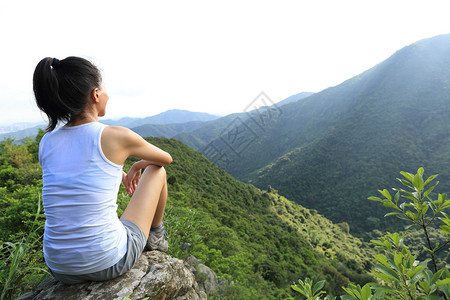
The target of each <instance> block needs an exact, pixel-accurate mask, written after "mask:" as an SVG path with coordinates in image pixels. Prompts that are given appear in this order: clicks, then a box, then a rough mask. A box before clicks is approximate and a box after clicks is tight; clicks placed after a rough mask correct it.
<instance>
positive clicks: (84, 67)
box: [33, 56, 102, 131]
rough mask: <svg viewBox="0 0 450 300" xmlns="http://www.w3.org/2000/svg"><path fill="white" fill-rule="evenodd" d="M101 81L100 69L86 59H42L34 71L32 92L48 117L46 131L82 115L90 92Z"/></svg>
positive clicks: (98, 85)
mask: <svg viewBox="0 0 450 300" xmlns="http://www.w3.org/2000/svg"><path fill="white" fill-rule="evenodd" d="M101 81H102V78H101V74H100V71H99V70H98V68H97V67H96V66H94V65H93V64H92V63H91V62H89V61H88V60H85V59H83V58H79V57H73V56H72V57H67V58H66V59H63V60H61V61H60V60H58V59H56V58H51V57H46V58H44V59H42V60H41V61H40V62H39V63H38V65H37V66H36V69H35V70H34V74H33V91H34V96H35V98H36V104H37V106H38V107H39V109H40V110H41V111H43V112H44V113H45V114H46V115H47V117H48V126H47V129H46V130H47V131H52V130H53V129H55V128H56V126H57V125H58V122H60V121H61V122H65V123H66V124H68V123H71V122H73V121H74V120H75V118H76V117H78V116H79V115H81V113H82V112H83V111H84V109H85V107H86V105H87V102H88V97H89V94H90V93H91V92H92V90H93V89H95V88H96V87H100V85H101Z"/></svg>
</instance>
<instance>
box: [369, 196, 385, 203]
mask: <svg viewBox="0 0 450 300" xmlns="http://www.w3.org/2000/svg"><path fill="white" fill-rule="evenodd" d="M367 199H369V200H372V201H378V202H383V199H380V198H378V197H374V196H371V197H369V198H367Z"/></svg>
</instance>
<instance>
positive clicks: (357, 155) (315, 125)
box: [177, 35, 450, 235]
mask: <svg viewBox="0 0 450 300" xmlns="http://www.w3.org/2000/svg"><path fill="white" fill-rule="evenodd" d="M449 82H450V35H442V36H438V37H434V38H431V39H426V40H422V41H419V42H417V43H415V44H412V45H410V46H408V47H405V48H403V49H401V50H399V51H398V52H396V53H395V54H394V55H392V56H391V57H390V58H389V59H387V60H386V61H384V62H382V63H380V64H378V65H377V66H375V67H373V68H372V69H370V70H368V71H366V72H364V73H362V74H360V75H358V76H356V77H354V78H351V79H349V80H347V81H345V82H343V83H342V84H340V85H338V86H336V87H332V88H329V89H326V90H324V91H322V92H320V93H316V94H314V95H311V96H309V97H307V98H305V99H302V100H299V101H297V102H294V103H289V104H286V105H284V106H281V107H279V108H278V109H272V110H267V111H262V112H255V115H254V117H253V118H249V119H246V120H244V122H234V123H233V120H230V121H229V122H228V123H226V124H224V125H223V126H222V127H221V128H219V129H216V128H215V126H217V125H218V124H220V123H219V122H221V119H219V120H217V121H212V122H210V125H208V124H205V126H203V127H201V128H199V129H197V130H195V131H194V132H192V133H191V136H190V137H189V138H188V139H186V138H183V137H180V138H182V140H183V142H185V143H186V144H188V145H190V146H192V147H194V148H195V147H197V146H198V145H201V146H202V147H201V148H196V149H198V150H200V151H202V152H203V153H204V154H205V155H206V156H207V157H208V158H209V159H211V160H212V161H214V162H215V163H216V164H217V165H219V166H220V167H222V168H224V169H225V170H226V171H227V172H229V173H230V174H232V175H233V176H235V177H236V178H238V179H240V180H243V181H246V182H249V183H253V184H255V185H256V186H257V187H259V188H261V189H265V188H267V186H268V185H271V186H272V187H274V188H276V189H277V190H278V191H279V192H280V194H281V195H283V196H286V197H287V198H288V199H290V200H293V201H295V202H297V203H300V204H302V205H304V206H305V207H308V208H311V209H317V210H318V211H319V212H320V213H321V214H323V215H324V216H326V217H327V218H329V219H331V220H333V222H335V223H340V222H347V223H349V225H350V231H351V232H352V233H355V234H358V235H364V234H365V233H366V232H368V231H371V230H373V229H374V228H377V229H382V230H392V229H393V228H394V226H395V224H394V222H392V220H391V219H385V218H383V215H384V214H385V213H387V209H386V208H384V207H382V206H379V205H376V204H375V203H370V202H368V201H367V200H366V199H367V197H369V196H370V195H374V194H375V193H376V192H377V189H379V188H380V187H381V186H393V185H395V178H393V177H392V176H391V174H398V171H399V170H403V171H409V172H412V171H413V170H417V168H418V167H420V166H427V171H429V172H430V173H439V174H440V180H441V182H442V183H441V185H440V186H439V189H440V191H441V192H444V191H447V190H449V189H450V150H449V149H450V136H449V135H448V132H449V130H450V119H449V118H448V115H449V114H450V92H449V91H450V83H449ZM207 126H210V127H207ZM208 128H211V129H212V130H209V131H208ZM212 131H213V132H215V133H216V137H215V139H214V138H212V139H211V137H210V135H211V134H210V133H209V134H206V133H207V132H212ZM177 138H178V137H177ZM199 141H204V143H203V144H202V143H201V142H199ZM205 143H206V145H209V147H206V146H205ZM211 149H214V151H211ZM367 211H370V212H371V214H370V215H368V214H367Z"/></svg>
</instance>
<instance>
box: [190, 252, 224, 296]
mask: <svg viewBox="0 0 450 300" xmlns="http://www.w3.org/2000/svg"><path fill="white" fill-rule="evenodd" d="M184 262H185V265H186V266H187V267H188V268H189V269H190V271H191V272H192V273H193V274H194V275H195V278H196V280H197V283H198V285H199V286H200V290H201V291H203V292H205V293H207V294H209V293H212V292H215V291H217V289H218V286H219V280H218V279H217V275H216V273H214V271H213V270H211V269H210V268H209V267H207V266H206V265H204V264H203V262H202V261H201V260H199V259H197V258H195V257H194V256H189V257H188V258H187V259H186V260H185V261H184Z"/></svg>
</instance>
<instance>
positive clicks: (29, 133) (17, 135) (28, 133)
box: [0, 123, 47, 141]
mask: <svg viewBox="0 0 450 300" xmlns="http://www.w3.org/2000/svg"><path fill="white" fill-rule="evenodd" d="M45 127H47V124H45V123H39V125H34V126H32V127H26V128H25V129H20V130H17V131H12V132H7V133H2V134H0V141H2V140H4V139H6V138H12V139H14V140H16V141H19V140H22V139H25V138H28V137H33V138H34V137H35V136H36V134H37V133H38V131H39V129H44V128H45ZM15 128H16V129H17V127H15Z"/></svg>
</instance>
